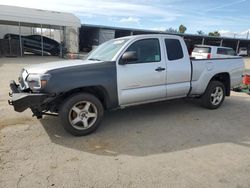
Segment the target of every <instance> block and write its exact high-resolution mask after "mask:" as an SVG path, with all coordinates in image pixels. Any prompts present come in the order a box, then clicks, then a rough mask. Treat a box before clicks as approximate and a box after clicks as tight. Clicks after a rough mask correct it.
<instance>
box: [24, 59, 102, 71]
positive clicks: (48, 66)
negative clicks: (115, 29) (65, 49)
mask: <svg viewBox="0 0 250 188" xmlns="http://www.w3.org/2000/svg"><path fill="white" fill-rule="evenodd" d="M95 63H102V61H90V60H81V59H80V60H79V59H78V60H65V61H55V62H50V63H42V64H37V65H32V66H28V67H25V68H24V69H25V70H26V71H27V72H28V73H29V74H30V73H33V74H45V73H46V72H48V71H51V70H56V69H61V68H66V67H74V66H80V65H88V64H95Z"/></svg>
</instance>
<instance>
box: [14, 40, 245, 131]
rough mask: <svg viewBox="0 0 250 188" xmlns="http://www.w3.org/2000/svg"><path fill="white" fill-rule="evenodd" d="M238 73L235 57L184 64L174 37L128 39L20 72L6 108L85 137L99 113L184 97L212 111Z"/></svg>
mask: <svg viewBox="0 0 250 188" xmlns="http://www.w3.org/2000/svg"><path fill="white" fill-rule="evenodd" d="M243 68H244V63H243V59H242V58H241V57H235V58H228V59H211V60H205V59H204V60H190V58H189V55H188V51H187V47H186V45H185V42H184V40H183V38H181V37H179V36H172V35H138V36H129V37H125V38H118V39H114V40H111V41H108V42H106V43H104V44H102V45H100V46H99V47H98V48H97V49H95V50H94V51H93V52H92V53H90V55H89V56H88V57H87V58H86V60H67V61H59V62H52V63H45V64H38V65H33V66H30V67H27V68H24V69H23V70H22V72H21V74H20V75H21V76H20V78H19V84H16V83H15V81H11V84H10V88H11V91H12V93H11V94H10V100H9V104H10V105H13V106H14V109H15V110H16V111H17V112H22V111H24V110H26V109H27V108H30V109H31V110H32V112H33V113H34V116H36V117H37V118H42V117H43V115H55V114H56V115H59V118H60V119H61V123H62V125H63V126H64V128H65V129H66V130H67V131H69V132H70V133H71V134H73V135H86V134H89V133H91V132H93V131H94V130H96V129H97V127H98V126H99V124H100V122H101V120H102V117H103V114H104V111H105V110H113V109H120V108H125V107H129V106H134V105H139V104H144V103H151V102H156V101H163V100H170V99H176V98H184V97H194V98H200V99H201V102H202V104H203V106H204V107H206V108H208V109H217V108H219V107H220V106H221V105H222V103H223V101H224V98H225V96H230V91H231V90H230V89H231V88H233V87H235V86H237V85H239V84H240V83H241V81H242V74H243ZM51 113H52V114H51ZM135 115H136V114H135Z"/></svg>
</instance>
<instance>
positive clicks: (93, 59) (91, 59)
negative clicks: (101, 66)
mask: <svg viewBox="0 0 250 188" xmlns="http://www.w3.org/2000/svg"><path fill="white" fill-rule="evenodd" d="M88 60H90V61H101V60H100V59H97V58H90V59H88Z"/></svg>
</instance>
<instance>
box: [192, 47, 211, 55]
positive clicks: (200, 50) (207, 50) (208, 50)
mask: <svg viewBox="0 0 250 188" xmlns="http://www.w3.org/2000/svg"><path fill="white" fill-rule="evenodd" d="M193 52H197V53H206V54H209V53H211V48H209V47H195V48H194V50H193Z"/></svg>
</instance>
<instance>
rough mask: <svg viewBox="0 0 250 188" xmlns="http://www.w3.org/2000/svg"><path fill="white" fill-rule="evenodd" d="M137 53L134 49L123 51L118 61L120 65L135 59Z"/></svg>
mask: <svg viewBox="0 0 250 188" xmlns="http://www.w3.org/2000/svg"><path fill="white" fill-rule="evenodd" d="M137 60H138V57H137V53H136V52H135V51H130V52H125V53H124V54H123V55H122V58H121V60H120V62H119V64H120V65H124V64H127V63H129V62H133V61H137Z"/></svg>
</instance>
